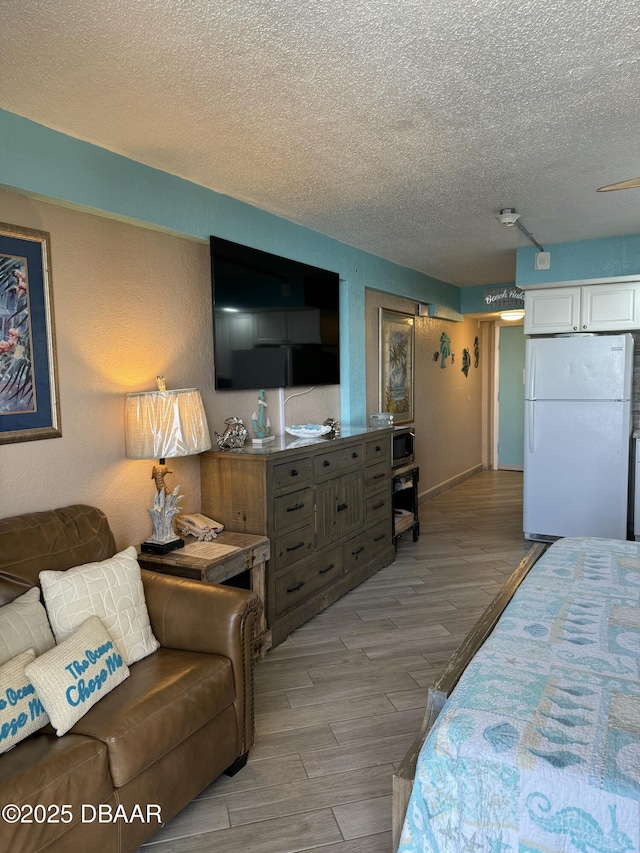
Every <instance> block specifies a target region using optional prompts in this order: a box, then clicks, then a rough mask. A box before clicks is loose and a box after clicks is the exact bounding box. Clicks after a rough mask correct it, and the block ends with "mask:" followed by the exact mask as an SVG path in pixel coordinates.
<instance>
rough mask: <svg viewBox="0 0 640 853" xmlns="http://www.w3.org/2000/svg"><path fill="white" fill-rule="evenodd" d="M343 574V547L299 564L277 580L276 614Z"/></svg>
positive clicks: (284, 611)
mask: <svg viewBox="0 0 640 853" xmlns="http://www.w3.org/2000/svg"><path fill="white" fill-rule="evenodd" d="M341 575H342V548H334V549H333V550H331V551H328V552H327V553H326V554H324V555H322V556H320V557H317V558H316V559H315V560H311V561H310V562H308V563H304V564H303V565H302V566H297V567H296V568H294V569H291V571H289V572H286V573H285V574H284V575H281V576H280V577H279V578H278V579H277V580H276V616H280V615H281V614H282V613H286V612H287V611H288V610H291V608H293V607H295V606H296V605H298V604H300V603H301V602H302V601H304V600H305V599H306V598H309V597H310V596H311V595H313V594H314V593H316V592H318V591H319V590H321V589H322V588H323V587H325V586H327V585H328V584H330V583H332V582H333V581H334V580H336V579H337V578H339V577H340V576H341Z"/></svg>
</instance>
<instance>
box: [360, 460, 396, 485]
mask: <svg viewBox="0 0 640 853" xmlns="http://www.w3.org/2000/svg"><path fill="white" fill-rule="evenodd" d="M364 478H365V479H364V487H365V490H366V491H367V492H377V491H378V490H379V489H380V488H381V487H382V486H383V485H384V484H385V483H387V484H388V485H389V489H391V482H390V481H391V468H390V467H389V464H388V463H387V462H378V464H377V465H367V467H366V468H365V469H364Z"/></svg>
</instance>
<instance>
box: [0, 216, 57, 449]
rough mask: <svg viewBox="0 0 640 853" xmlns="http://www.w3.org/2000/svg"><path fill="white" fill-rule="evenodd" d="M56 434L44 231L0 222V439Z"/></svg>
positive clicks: (48, 257)
mask: <svg viewBox="0 0 640 853" xmlns="http://www.w3.org/2000/svg"><path fill="white" fill-rule="evenodd" d="M61 434H62V433H61V431H60V411H59V402H58V379H57V363H56V347H55V331H54V325H53V296H52V286H51V251H50V240H49V234H48V233H47V232H45V231H34V230H32V229H29V228H20V227H18V226H15V225H5V224H2V223H0V444H10V443H12V442H18V441H34V440H37V439H43V438H57V437H59V436H60V435H61Z"/></svg>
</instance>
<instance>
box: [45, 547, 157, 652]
mask: <svg viewBox="0 0 640 853" xmlns="http://www.w3.org/2000/svg"><path fill="white" fill-rule="evenodd" d="M40 584H41V586H42V595H43V597H44V601H45V604H46V606H47V613H48V614H49V619H50V621H51V626H52V628H53V633H54V634H55V635H56V640H57V641H58V642H60V641H61V640H64V639H65V637H68V636H69V634H71V633H72V632H73V631H74V630H75V629H76V628H78V627H79V626H80V625H81V624H82V623H83V622H84V621H85V619H87V618H88V617H89V616H98V617H100V619H101V620H102V623H103V624H104V626H105V628H106V629H107V630H108V631H109V633H110V634H111V636H112V637H113V640H114V642H115V643H116V645H117V646H118V647H119V648H120V651H121V654H122V656H123V657H124V659H125V661H126V662H127V663H128V664H131V663H134V662H135V661H137V660H140V659H141V658H143V657H146V656H147V655H149V654H151V653H152V652H155V650H156V649H157V648H158V646H159V645H160V644H159V643H158V641H157V640H156V638H155V637H154V636H153V632H152V630H151V625H150V623H149V613H148V612H147V605H146V602H145V600H144V589H143V586H142V580H141V577H140V566H139V565H138V561H137V559H136V549H135V548H133V547H130V548H127V549H126V550H124V551H121V552H120V553H119V554H116V555H115V556H113V557H110V558H109V559H107V560H101V561H100V562H97V563H87V564H86V565H84V566H76V567H75V568H73V569H68V570H67V571H66V572H49V571H43V572H40Z"/></svg>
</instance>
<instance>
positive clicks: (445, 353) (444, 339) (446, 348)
mask: <svg viewBox="0 0 640 853" xmlns="http://www.w3.org/2000/svg"><path fill="white" fill-rule="evenodd" d="M440 354H441V356H442V358H441V359H440V367H442V368H445V367H446V366H447V359H448V358H449V356H450V355H451V338H450V337H449V335H448V334H447V333H446V332H443V333H442V334H441V335H440Z"/></svg>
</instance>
